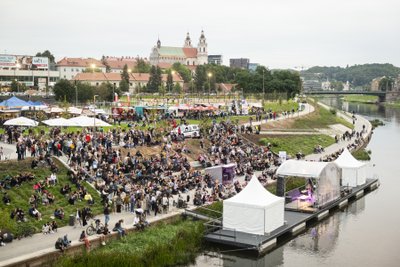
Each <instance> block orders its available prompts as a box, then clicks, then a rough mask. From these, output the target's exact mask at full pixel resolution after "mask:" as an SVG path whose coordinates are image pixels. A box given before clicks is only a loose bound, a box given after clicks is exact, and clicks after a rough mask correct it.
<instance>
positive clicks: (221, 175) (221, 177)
mask: <svg viewBox="0 0 400 267" xmlns="http://www.w3.org/2000/svg"><path fill="white" fill-rule="evenodd" d="M235 168H236V163H230V164H225V165H218V166H213V167H208V168H205V169H204V171H205V173H206V174H208V175H210V176H211V177H212V178H213V179H214V181H216V180H218V181H219V183H222V184H223V185H226V184H233V179H234V178H235Z"/></svg>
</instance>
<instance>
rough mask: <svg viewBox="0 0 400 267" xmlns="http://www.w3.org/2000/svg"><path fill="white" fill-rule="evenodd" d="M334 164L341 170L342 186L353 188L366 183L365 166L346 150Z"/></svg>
mask: <svg viewBox="0 0 400 267" xmlns="http://www.w3.org/2000/svg"><path fill="white" fill-rule="evenodd" d="M335 163H336V164H337V165H338V166H339V167H340V168H341V169H342V185H345V186H352V187H355V186H358V185H362V184H364V183H365V182H366V179H367V165H366V164H365V163H363V162H360V161H358V160H356V159H355V158H354V157H353V155H351V153H350V152H349V150H347V148H345V149H344V151H343V152H342V154H341V155H340V156H339V157H338V158H337V159H336V160H335Z"/></svg>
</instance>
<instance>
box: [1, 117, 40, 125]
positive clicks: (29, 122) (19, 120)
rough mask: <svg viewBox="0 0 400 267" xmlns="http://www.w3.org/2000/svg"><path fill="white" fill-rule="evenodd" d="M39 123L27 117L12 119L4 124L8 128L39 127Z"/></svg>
mask: <svg viewBox="0 0 400 267" xmlns="http://www.w3.org/2000/svg"><path fill="white" fill-rule="evenodd" d="M38 124H39V123H38V122H37V121H34V120H31V119H28V118H26V117H18V118H15V119H11V120H8V121H5V122H4V125H6V126H26V127H35V126H38Z"/></svg>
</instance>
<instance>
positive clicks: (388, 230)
mask: <svg viewBox="0 0 400 267" xmlns="http://www.w3.org/2000/svg"><path fill="white" fill-rule="evenodd" d="M322 102H325V103H326V104H328V105H330V106H334V107H337V108H339V109H344V110H346V111H353V110H354V111H355V112H356V113H358V114H361V115H364V116H366V117H367V118H377V119H381V120H383V121H384V123H385V125H384V126H380V127H378V128H377V129H375V130H374V134H373V136H372V139H371V142H370V143H369V145H368V147H367V149H369V150H371V151H372V154H371V161H370V163H369V164H370V172H371V176H372V175H373V174H376V175H378V177H379V179H380V183H381V186H380V187H379V188H378V189H377V190H375V191H373V192H371V193H369V194H367V195H366V196H364V197H363V198H361V199H359V200H357V201H355V202H352V203H351V204H350V205H349V206H348V207H347V208H346V209H344V210H342V211H337V212H336V213H334V214H332V215H331V216H330V217H328V218H327V219H326V220H324V221H322V222H320V223H319V224H317V225H315V227H311V228H308V229H307V230H306V231H305V232H304V233H303V234H301V235H299V236H297V237H296V238H294V239H292V240H291V241H289V242H287V243H285V244H282V245H281V246H279V247H278V248H277V249H275V250H274V251H272V252H270V253H268V254H266V255H264V256H262V257H259V258H256V257H254V256H253V257H252V256H251V255H246V254H243V253H240V254H238V252H216V249H215V248H213V249H211V251H204V253H202V254H201V255H200V256H198V257H197V259H196V262H195V264H194V265H192V266H197V267H204V266H232V267H233V266H235V267H239V266H260V267H261V266H299V267H302V266H307V267H308V266H343V267H345V266H400V160H399V159H398V158H399V157H400V109H399V108H389V107H383V106H377V105H369V104H358V103H345V102H342V101H341V100H340V99H338V98H326V99H323V100H322ZM224 249H226V248H219V251H221V250H224Z"/></svg>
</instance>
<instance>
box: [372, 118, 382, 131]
mask: <svg viewBox="0 0 400 267" xmlns="http://www.w3.org/2000/svg"><path fill="white" fill-rule="evenodd" d="M369 122H370V123H371V125H372V128H373V129H375V128H376V127H378V126H383V125H385V124H384V123H383V121H381V120H379V119H374V120H370V121H369Z"/></svg>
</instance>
